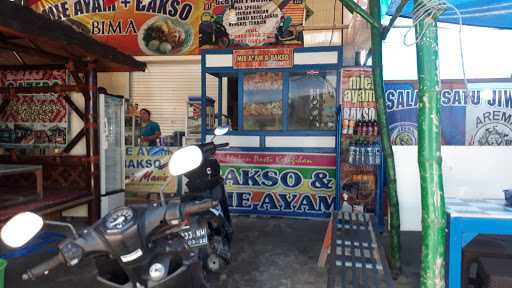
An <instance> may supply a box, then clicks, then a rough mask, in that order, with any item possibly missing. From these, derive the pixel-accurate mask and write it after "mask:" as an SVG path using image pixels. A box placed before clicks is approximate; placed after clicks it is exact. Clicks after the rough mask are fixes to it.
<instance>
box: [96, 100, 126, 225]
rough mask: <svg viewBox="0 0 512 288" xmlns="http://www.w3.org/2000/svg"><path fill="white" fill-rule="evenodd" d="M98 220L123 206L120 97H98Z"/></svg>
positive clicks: (122, 103) (122, 114) (121, 103)
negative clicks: (99, 208)
mask: <svg viewBox="0 0 512 288" xmlns="http://www.w3.org/2000/svg"><path fill="white" fill-rule="evenodd" d="M98 101H100V102H99V105H98V106H99V111H98V112H99V117H98V118H99V121H98V122H99V123H98V125H99V130H100V179H101V182H100V186H101V189H100V191H101V204H100V205H101V217H103V216H105V215H106V214H107V213H108V212H109V211H111V210H112V209H114V208H117V207H120V206H124V205H125V186H124V174H125V167H124V162H125V161H124V157H125V147H124V114H125V100H124V97H122V96H116V95H109V94H99V95H98Z"/></svg>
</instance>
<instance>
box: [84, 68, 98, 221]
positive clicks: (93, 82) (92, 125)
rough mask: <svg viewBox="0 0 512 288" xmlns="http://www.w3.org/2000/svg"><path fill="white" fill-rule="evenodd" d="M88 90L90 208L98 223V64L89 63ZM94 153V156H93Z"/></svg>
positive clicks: (91, 214) (92, 217)
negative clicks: (90, 171)
mask: <svg viewBox="0 0 512 288" xmlns="http://www.w3.org/2000/svg"><path fill="white" fill-rule="evenodd" d="M88 80H89V81H88V83H87V84H88V89H89V101H88V102H87V104H86V105H87V106H89V107H90V110H89V111H91V112H92V113H91V114H90V115H91V116H90V117H89V127H87V128H88V129H87V130H89V142H88V143H89V144H90V145H89V147H90V148H89V156H92V157H89V161H90V163H91V166H92V173H91V176H92V185H91V191H92V193H93V194H92V196H93V200H92V203H91V207H90V210H89V212H90V215H89V218H90V219H91V220H92V221H96V220H98V219H99V218H100V208H101V206H100V205H101V190H100V189H101V187H100V185H101V184H100V165H99V164H100V163H99V156H100V135H99V129H98V110H99V109H98V93H97V90H98V79H97V73H96V64H94V63H89V66H88ZM91 152H92V154H91Z"/></svg>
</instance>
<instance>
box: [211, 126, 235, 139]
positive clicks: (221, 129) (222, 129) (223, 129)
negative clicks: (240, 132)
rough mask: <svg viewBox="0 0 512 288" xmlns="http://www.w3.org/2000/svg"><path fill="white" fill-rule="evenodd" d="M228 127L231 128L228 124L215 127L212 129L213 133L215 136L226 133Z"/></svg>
mask: <svg viewBox="0 0 512 288" xmlns="http://www.w3.org/2000/svg"><path fill="white" fill-rule="evenodd" d="M230 129H231V127H229V125H226V126H220V127H217V128H215V131H213V133H214V134H215V136H222V135H224V134H226V133H228V132H229V130H230Z"/></svg>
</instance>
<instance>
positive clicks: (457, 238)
mask: <svg viewBox="0 0 512 288" xmlns="http://www.w3.org/2000/svg"><path fill="white" fill-rule="evenodd" d="M446 213H447V214H448V215H447V216H448V225H449V235H448V241H449V247H448V249H449V250H448V287H449V288H455V287H457V288H459V287H461V265H462V263H461V262H462V249H463V248H464V246H466V245H467V244H468V243H469V242H471V240H473V238H475V237H476V236H477V235H478V234H496V235H512V208H511V207H507V206H505V200H490V199H478V200H464V199H457V198H446Z"/></svg>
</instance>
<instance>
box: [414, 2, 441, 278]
mask: <svg viewBox="0 0 512 288" xmlns="http://www.w3.org/2000/svg"><path fill="white" fill-rule="evenodd" d="M423 1H426V0H415V1H414V4H415V5H420V4H421V3H422V2H423ZM415 31H416V39H417V41H418V42H417V43H416V57H417V66H418V83H419V95H420V99H419V112H418V141H419V145H418V165H419V170H420V183H421V210H422V212H421V225H422V231H421V237H422V250H421V278H420V285H421V287H422V288H427V287H428V288H444V287H446V284H445V260H444V257H445V237H446V235H445V228H446V212H445V206H444V192H443V174H442V172H443V171H442V159H441V128H440V127H441V125H440V108H441V105H440V86H441V81H440V80H439V69H438V68H439V57H438V41H437V24H436V21H435V19H424V20H421V21H418V23H417V24H416V26H415Z"/></svg>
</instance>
